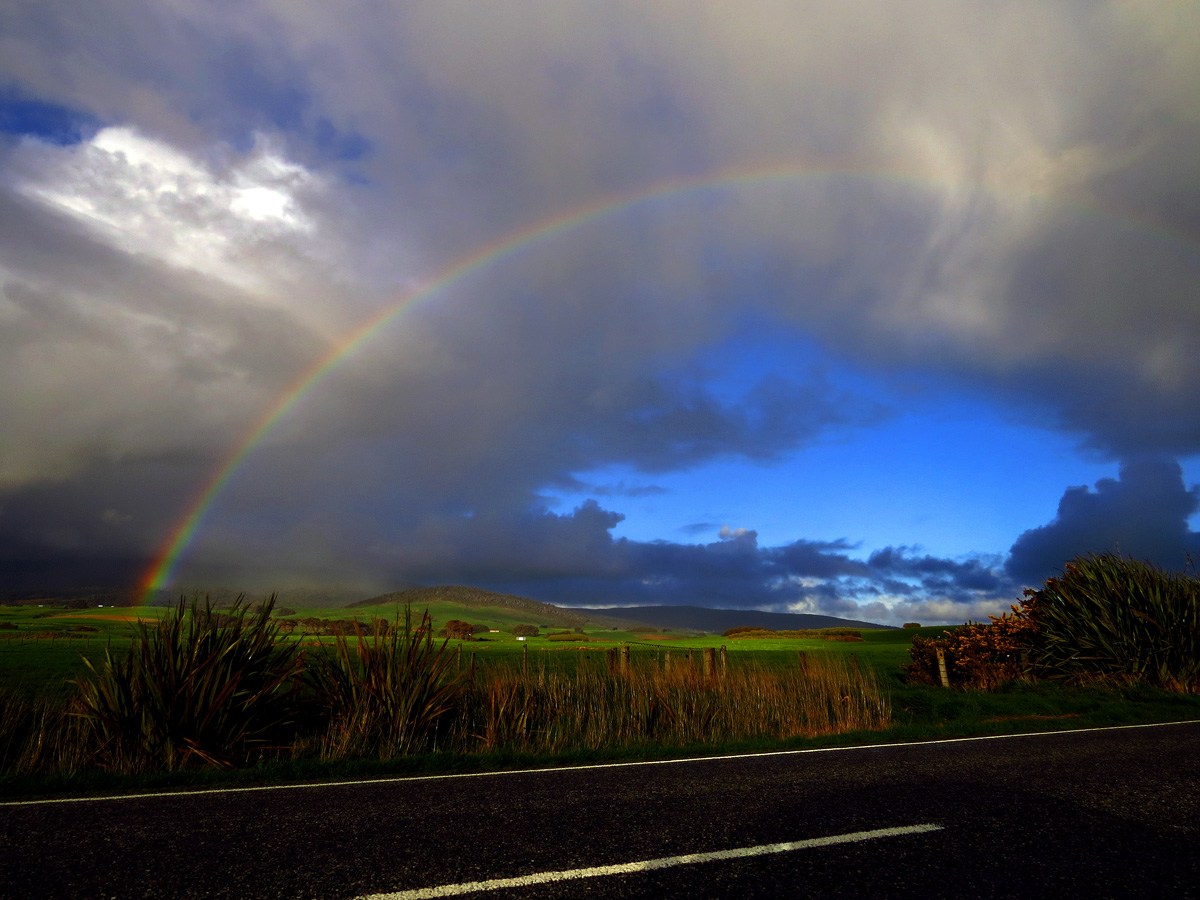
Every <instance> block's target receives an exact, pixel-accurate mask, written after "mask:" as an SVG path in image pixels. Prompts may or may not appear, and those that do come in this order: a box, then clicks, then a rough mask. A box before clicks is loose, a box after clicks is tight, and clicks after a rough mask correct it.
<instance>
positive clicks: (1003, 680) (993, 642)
mask: <svg viewBox="0 0 1200 900" xmlns="http://www.w3.org/2000/svg"><path fill="white" fill-rule="evenodd" d="M989 618H990V619H991V621H990V622H986V623H985V622H968V623H967V624H965V625H960V626H958V627H957V628H954V629H953V630H947V631H944V632H942V634H941V635H939V636H938V637H930V638H924V637H921V636H920V635H914V636H913V640H912V647H911V648H910V649H909V655H910V657H911V658H912V662H911V663H910V664H909V665H908V667H907V668H906V670H905V675H906V677H907V679H908V680H909V681H912V682H917V683H921V684H941V678H940V676H939V674H938V662H937V651H938V650H939V649H940V650H941V651H942V652H943V654H944V655H945V659H946V675H947V677H948V678H949V680H950V685H951V686H952V687H961V688H975V689H978V690H985V691H990V690H995V689H996V688H998V687H1000V686H1001V685H1005V684H1008V683H1009V682H1012V681H1015V680H1017V679H1018V678H1021V677H1023V676H1024V675H1025V674H1026V673H1027V669H1028V657H1027V653H1028V649H1029V646H1030V642H1031V640H1032V634H1033V631H1034V627H1035V626H1034V625H1033V623H1032V622H1031V621H1030V620H1029V618H1028V617H1027V616H1026V615H1025V614H1024V612H1023V611H1022V610H1021V609H1019V608H1018V607H1016V606H1014V607H1013V608H1012V612H1008V613H1004V614H1003V615H1001V616H990V617H989Z"/></svg>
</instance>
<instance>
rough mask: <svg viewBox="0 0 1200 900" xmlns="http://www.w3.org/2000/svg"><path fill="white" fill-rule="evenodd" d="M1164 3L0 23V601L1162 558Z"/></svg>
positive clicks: (1177, 135) (1182, 230)
mask: <svg viewBox="0 0 1200 900" xmlns="http://www.w3.org/2000/svg"><path fill="white" fill-rule="evenodd" d="M1197 84H1200V5H1198V4H1196V3H1193V2H1186V0H1179V2H1169V3H1164V2H1161V0H1153V2H1137V0H1130V2H1110V3H1105V2H1069V0H1064V2H1060V3H1044V2H1041V0H1033V2H1006V0H989V2H971V0H953V2H950V0H946V2H941V0H910V2H906V3H903V4H896V3H887V2H846V0H839V2H836V3H833V2H830V3H824V2H795V3H783V2H755V0H745V2H739V3H736V4H735V3H716V2H713V3H699V2H686V3H685V2H664V0H636V2H621V0H606V2H604V3H596V2H576V0H510V2H497V3H488V4H481V3H476V2H473V0H461V2H460V0H440V2H402V3H401V2H388V0H378V2H372V3H364V4H315V3H306V4H301V3H294V2H289V0H239V2H237V3H232V2H217V0H213V2H195V0H187V2H183V0H162V2H157V3H154V4H150V5H147V4H144V3H140V2H133V0H96V2H93V3H88V4H79V3H77V2H73V0H37V2H28V3H27V2H16V3H9V4H5V6H4V7H3V9H0V423H2V424H0V594H4V595H8V596H35V595H43V594H53V593H63V592H75V591H88V590H108V589H112V590H135V589H136V590H139V591H141V592H142V595H143V596H145V597H147V598H152V597H154V596H163V595H173V594H177V593H182V592H186V591H198V590H207V589H214V590H215V589H217V588H232V589H238V590H247V591H252V592H253V591H266V590H276V591H278V592H280V594H281V596H282V597H284V598H287V597H288V592H289V591H292V592H294V593H295V594H296V595H297V596H299V595H301V594H304V592H313V591H316V592H320V591H341V592H343V593H344V594H346V595H348V596H349V595H358V596H369V595H370V594H372V593H376V592H381V591H386V590H392V589H396V588H399V587H402V586H407V585H415V584H471V585H476V586H479V587H484V588H489V589H493V590H501V591H508V592H512V593H517V594H521V595H524V596H528V597H532V598H534V599H537V600H542V601H546V602H551V603H558V604H562V605H597V606H604V605H609V606H614V605H618V606H624V605H637V604H694V605H703V606H720V607H728V608H739V607H742V608H755V609H769V610H774V611H780V612H789V611H790V612H804V613H820V614H826V615H835V616H844V617H848V618H855V619H866V620H869V621H874V622H880V623H884V624H901V623H903V622H908V621H918V622H923V623H926V624H933V623H942V622H945V623H954V622H962V621H967V620H969V619H975V620H978V619H982V618H984V617H986V616H987V615H992V614H999V613H1000V612H1002V611H1005V610H1007V609H1008V608H1009V606H1010V605H1011V604H1012V603H1014V602H1016V601H1017V600H1018V599H1019V598H1020V597H1021V593H1022V590H1023V589H1024V588H1027V587H1036V586H1037V585H1039V584H1041V583H1042V582H1043V581H1044V579H1046V578H1048V577H1051V576H1053V575H1055V574H1057V573H1058V572H1059V571H1061V568H1062V566H1063V565H1064V564H1065V563H1066V562H1067V561H1068V560H1070V559H1071V558H1072V557H1074V556H1077V555H1080V554H1085V553H1093V552H1096V553H1100V552H1111V551H1116V552H1121V553H1125V554H1127V555H1130V556H1134V557H1137V558H1142V559H1148V560H1151V561H1152V562H1155V563H1156V564H1158V565H1161V566H1164V567H1167V568H1172V569H1182V568H1184V567H1185V566H1187V565H1188V564H1189V560H1190V559H1191V558H1192V557H1193V556H1200V516H1198V512H1200V486H1198V484H1197V482H1198V481H1200V403H1198V401H1197V396H1198V395H1197V392H1196V385H1197V384H1200V353H1197V352H1196V348H1197V347H1200V154H1198V153H1197V152H1196V148H1197V147H1200V92H1198V91H1197V90H1196V85H1197Z"/></svg>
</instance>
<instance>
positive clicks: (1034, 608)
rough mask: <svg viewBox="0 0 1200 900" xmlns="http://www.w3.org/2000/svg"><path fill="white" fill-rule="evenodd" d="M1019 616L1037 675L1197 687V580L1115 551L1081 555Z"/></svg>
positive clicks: (1030, 596) (1035, 593) (1033, 594)
mask: <svg viewBox="0 0 1200 900" xmlns="http://www.w3.org/2000/svg"><path fill="white" fill-rule="evenodd" d="M1025 594H1026V599H1025V600H1024V601H1023V602H1022V607H1023V608H1022V610H1021V614H1022V615H1023V616H1025V617H1027V618H1028V619H1030V620H1031V621H1032V622H1033V623H1034V624H1035V626H1036V634H1035V637H1034V642H1033V647H1032V651H1033V656H1034V659H1035V662H1036V665H1037V669H1038V671H1039V672H1040V673H1041V674H1045V675H1050V676H1052V677H1061V678H1065V679H1067V680H1070V681H1075V682H1079V683H1096V682H1101V683H1102V682H1115V683H1139V682H1141V683H1146V684H1151V685H1154V686H1156V687H1161V688H1165V689H1167V690H1174V691H1192V692H1196V691H1200V578H1197V577H1196V576H1195V575H1184V574H1174V573H1168V572H1164V571H1162V570H1160V569H1158V568H1156V567H1155V566H1152V565H1151V564H1149V563H1146V562H1141V561H1139V560H1134V559H1128V558H1125V557H1122V556H1118V555H1116V554H1111V553H1109V554H1102V555H1098V556H1084V557H1078V558H1076V559H1074V560H1072V561H1071V562H1069V563H1067V565H1066V566H1065V567H1064V570H1063V574H1062V575H1061V576H1060V577H1057V578H1051V579H1049V580H1047V581H1046V584H1045V586H1044V587H1043V588H1041V589H1040V590H1029V591H1026V592H1025Z"/></svg>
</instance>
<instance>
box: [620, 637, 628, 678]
mask: <svg viewBox="0 0 1200 900" xmlns="http://www.w3.org/2000/svg"><path fill="white" fill-rule="evenodd" d="M621 674H622V675H628V674H629V645H628V644H622V645H621Z"/></svg>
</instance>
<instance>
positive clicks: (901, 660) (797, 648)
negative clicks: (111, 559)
mask: <svg viewBox="0 0 1200 900" xmlns="http://www.w3.org/2000/svg"><path fill="white" fill-rule="evenodd" d="M280 608H281V609H282V610H283V611H284V612H285V613H287V614H285V615H277V616H276V618H278V619H279V620H280V621H281V622H288V621H291V622H295V623H296V629H295V631H293V632H292V634H291V635H290V636H289V637H288V640H292V641H300V642H303V643H304V644H305V645H317V644H329V643H332V641H333V638H332V636H331V635H329V634H328V633H326V634H316V633H307V632H306V630H305V623H306V622H309V623H312V622H313V621H314V620H317V621H323V622H326V623H338V622H343V623H344V622H348V621H355V622H358V623H360V624H361V626H362V627H363V628H364V629H369V628H370V625H371V623H372V622H373V621H374V620H376V619H383V620H385V621H388V622H396V621H403V616H404V609H403V607H401V606H400V605H398V604H395V603H392V604H378V605H371V606H358V607H320V608H306V609H298V610H295V611H290V610H289V609H288V608H287V607H286V606H281V607H280ZM426 608H427V609H428V610H429V613H430V616H431V618H432V619H433V623H434V628H435V630H436V629H440V628H441V627H442V626H443V625H444V624H445V623H446V622H448V621H450V620H451V619H458V620H461V621H466V622H470V623H471V624H473V625H482V626H487V627H488V628H489V629H495V630H494V631H489V632H483V633H479V634H477V635H475V637H474V639H472V640H463V641H459V640H452V641H451V642H450V646H451V648H452V649H456V650H457V652H458V653H460V654H461V658H462V659H463V660H464V663H465V662H467V661H469V660H470V658H471V657H472V656H474V657H475V658H476V660H477V661H479V662H481V663H483V662H486V661H487V660H489V659H502V658H514V657H516V656H517V655H525V656H527V658H528V659H529V660H530V661H533V662H535V663H541V664H546V665H552V666H556V667H562V666H571V665H573V660H574V659H576V658H578V656H579V655H580V654H586V653H603V652H604V651H605V650H608V649H611V648H614V647H620V646H628V647H629V648H630V652H631V654H634V655H637V656H652V657H655V658H657V659H660V660H661V659H662V658H663V657H664V656H666V655H668V654H670V655H672V656H675V657H679V658H686V656H687V654H688V652H689V651H691V652H693V653H695V652H698V651H700V650H702V649H704V648H706V647H712V648H716V647H725V648H726V651H727V654H728V659H729V661H730V664H731V665H736V664H739V663H740V662H746V661H751V660H753V661H754V662H756V663H758V664H761V665H766V666H772V667H774V666H786V665H790V664H792V663H794V661H795V659H796V654H797V653H799V652H804V653H849V654H853V655H854V656H855V657H856V658H857V659H858V661H859V662H860V663H861V664H863V665H867V666H871V667H873V668H874V669H875V670H876V671H877V672H878V673H879V674H880V675H881V676H884V677H885V678H886V679H887V680H888V681H890V682H894V683H897V684H898V683H899V673H900V671H901V668H902V667H903V665H904V664H905V663H907V662H908V646H909V643H910V641H911V640H912V635H913V634H914V633H920V634H937V633H939V632H940V631H941V630H942V629H941V628H940V627H937V628H926V629H922V630H920V631H911V630H910V631H899V630H895V629H880V630H877V631H875V630H862V631H861V632H860V634H861V636H862V640H861V641H855V642H852V643H847V642H843V641H832V640H821V639H816V638H801V639H797V638H726V637H723V636H722V635H718V634H698V633H692V632H681V631H668V630H664V629H657V628H650V629H622V628H614V627H611V626H608V625H607V624H605V625H601V626H594V625H584V626H579V625H569V624H567V622H565V621H563V620H562V619H561V618H560V617H557V616H555V615H554V614H553V613H552V612H548V611H543V612H542V613H541V614H540V615H538V614H531V613H529V612H527V611H521V610H513V609H506V608H503V607H480V606H474V605H470V604H465V603H455V602H452V601H446V600H434V601H433V602H431V603H429V604H428V605H427V606H425V607H422V608H421V609H414V610H413V614H414V615H418V614H419V613H420V612H421V611H423V610H424V609H426ZM167 611H168V608H167V607H145V608H136V609H134V608H124V607H102V608H94V609H60V608H54V607H46V606H41V607H39V606H0V688H8V689H12V690H18V691H21V692H30V693H36V692H41V691H58V690H63V689H65V688H66V687H67V686H68V682H69V681H70V679H72V678H73V677H75V676H76V675H77V673H78V672H79V670H80V668H81V657H83V656H87V657H89V658H90V659H92V660H93V661H94V660H97V659H99V658H101V657H102V656H103V653H104V650H105V648H106V647H111V648H112V650H113V652H114V653H119V652H122V651H124V649H125V648H127V647H128V646H129V643H130V640H131V639H132V637H133V635H134V634H135V629H136V624H135V622H136V620H137V619H139V618H140V619H143V620H145V621H151V620H155V619H157V618H159V617H161V616H162V615H163V614H165V613H166V612H167ZM556 619H557V621H556ZM567 621H572V622H573V621H575V619H574V618H570V619H568V620H567ZM516 625H536V626H538V628H539V630H540V634H539V635H537V636H535V637H530V638H528V639H526V640H524V641H521V640H518V639H517V637H516V636H515V635H514V634H513V633H512V629H513V627H514V626H516ZM576 629H579V630H580V631H581V633H579V634H577V635H576V636H575V637H573V638H572V639H570V640H552V639H551V638H550V637H549V635H550V634H552V633H555V632H559V633H561V632H571V633H573V634H574V633H575V631H576Z"/></svg>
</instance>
